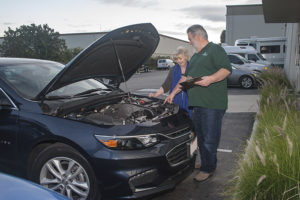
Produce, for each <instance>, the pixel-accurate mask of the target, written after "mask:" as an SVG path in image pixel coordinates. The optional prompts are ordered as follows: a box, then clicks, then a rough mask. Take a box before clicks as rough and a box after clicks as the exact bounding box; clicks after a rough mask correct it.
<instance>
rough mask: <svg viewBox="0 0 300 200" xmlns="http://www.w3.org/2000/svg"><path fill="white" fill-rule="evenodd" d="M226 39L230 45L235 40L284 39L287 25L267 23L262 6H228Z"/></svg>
mask: <svg viewBox="0 0 300 200" xmlns="http://www.w3.org/2000/svg"><path fill="white" fill-rule="evenodd" d="M226 8H227V11H226V38H225V42H226V43H227V44H228V45H234V42H235V40H237V39H241V38H249V37H251V36H255V37H283V36H285V34H286V24H285V23H284V22H283V23H272V24H268V23H265V20H264V13H263V7H262V5H227V6H226Z"/></svg>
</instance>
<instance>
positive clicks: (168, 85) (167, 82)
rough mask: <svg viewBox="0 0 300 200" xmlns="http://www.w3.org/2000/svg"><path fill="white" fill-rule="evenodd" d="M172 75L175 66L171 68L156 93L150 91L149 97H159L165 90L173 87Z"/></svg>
mask: <svg viewBox="0 0 300 200" xmlns="http://www.w3.org/2000/svg"><path fill="white" fill-rule="evenodd" d="M172 75H173V68H171V69H170V70H169V73H168V76H167V77H166V79H165V81H164V83H163V84H162V85H161V87H160V88H159V90H158V91H157V92H156V93H150V94H149V95H148V96H149V97H158V96H160V95H162V94H164V93H165V92H168V91H169V90H170V89H171V84H172Z"/></svg>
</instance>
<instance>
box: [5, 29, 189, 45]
mask: <svg viewBox="0 0 300 200" xmlns="http://www.w3.org/2000/svg"><path fill="white" fill-rule="evenodd" d="M109 32H110V31H108V32H83V33H59V36H68V35H88V34H107V33H109ZM159 36H163V37H167V38H170V39H173V40H177V41H181V42H186V43H189V42H188V41H187V40H182V39H178V38H174V37H171V36H168V35H164V34H160V33H159ZM3 38H4V37H0V39H3Z"/></svg>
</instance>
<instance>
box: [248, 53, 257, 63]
mask: <svg viewBox="0 0 300 200" xmlns="http://www.w3.org/2000/svg"><path fill="white" fill-rule="evenodd" d="M248 60H253V61H254V62H256V61H257V60H259V59H258V57H257V56H256V55H255V54H248Z"/></svg>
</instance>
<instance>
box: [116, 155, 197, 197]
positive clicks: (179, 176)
mask: <svg viewBox="0 0 300 200" xmlns="http://www.w3.org/2000/svg"><path fill="white" fill-rule="evenodd" d="M195 160H196V156H195V155H194V156H193V157H192V158H191V160H189V162H188V163H187V164H186V165H185V167H184V168H182V169H180V170H179V171H177V173H175V174H173V175H172V176H169V177H168V178H166V180H165V181H163V182H162V183H161V184H159V185H157V186H154V187H149V188H136V189H135V192H133V194H132V195H129V196H124V197H120V198H119V199H140V198H143V197H151V196H154V195H157V194H159V193H161V192H164V191H168V190H171V189H173V188H175V187H176V185H177V184H178V183H179V182H181V181H182V180H184V179H185V178H186V177H187V176H189V175H190V174H191V173H192V172H193V170H194V166H195Z"/></svg>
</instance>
